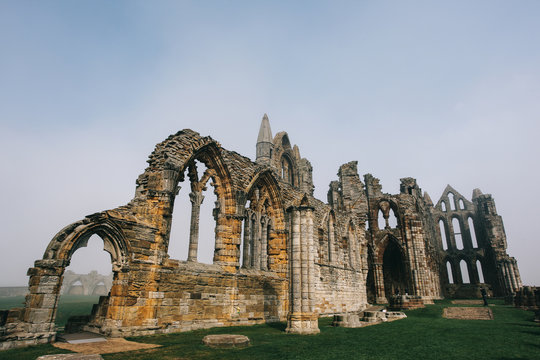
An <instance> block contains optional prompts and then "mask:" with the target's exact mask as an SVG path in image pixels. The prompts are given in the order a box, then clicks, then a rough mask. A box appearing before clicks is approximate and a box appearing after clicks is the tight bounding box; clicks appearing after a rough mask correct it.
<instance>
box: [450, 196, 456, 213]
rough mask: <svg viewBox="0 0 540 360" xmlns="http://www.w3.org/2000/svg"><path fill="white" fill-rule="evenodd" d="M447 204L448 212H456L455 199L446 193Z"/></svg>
mask: <svg viewBox="0 0 540 360" xmlns="http://www.w3.org/2000/svg"><path fill="white" fill-rule="evenodd" d="M448 202H449V203H450V210H452V211H454V210H456V199H455V197H454V194H453V193H448Z"/></svg>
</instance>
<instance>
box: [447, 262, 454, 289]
mask: <svg viewBox="0 0 540 360" xmlns="http://www.w3.org/2000/svg"><path fill="white" fill-rule="evenodd" d="M446 272H447V273H448V283H449V284H453V283H454V274H453V273H452V264H450V261H447V262H446Z"/></svg>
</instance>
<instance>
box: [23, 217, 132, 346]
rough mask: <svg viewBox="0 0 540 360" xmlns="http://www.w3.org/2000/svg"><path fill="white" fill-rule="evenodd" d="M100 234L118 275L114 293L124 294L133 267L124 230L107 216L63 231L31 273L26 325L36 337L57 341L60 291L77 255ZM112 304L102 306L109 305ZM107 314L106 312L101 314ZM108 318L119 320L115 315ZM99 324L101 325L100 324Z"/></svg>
mask: <svg viewBox="0 0 540 360" xmlns="http://www.w3.org/2000/svg"><path fill="white" fill-rule="evenodd" d="M94 234H96V235H98V236H99V237H100V238H101V239H102V240H103V243H104V250H105V251H107V252H108V253H109V254H110V255H111V263H112V268H113V273H114V280H113V289H114V290H113V291H112V292H111V293H115V294H122V293H123V292H124V291H123V288H124V287H125V286H126V281H125V279H126V278H127V270H128V268H129V265H128V264H129V256H128V254H130V249H129V245H128V243H127V242H126V241H125V239H124V235H123V233H122V231H121V230H120V228H119V227H118V226H116V224H114V222H112V221H111V220H109V219H108V218H107V216H106V215H104V214H96V215H92V216H89V217H87V218H85V219H83V220H81V221H78V222H76V223H73V224H71V225H69V226H66V227H65V228H64V229H62V230H61V231H60V232H59V233H58V234H56V236H55V237H54V238H53V239H52V240H51V242H50V243H49V246H48V247H47V250H46V251H45V254H44V256H43V259H42V260H38V261H36V262H35V264H34V267H33V268H30V269H29V270H28V274H29V275H30V281H29V284H30V293H29V294H28V295H27V297H26V306H25V309H24V320H25V325H26V326H27V327H28V330H29V332H32V333H34V334H35V336H41V337H43V338H49V339H54V337H55V336H56V332H55V319H56V310H57V306H58V300H59V297H60V289H61V287H62V281H63V275H64V271H65V269H66V267H67V266H68V265H69V263H70V261H71V257H72V255H73V253H74V252H75V251H76V250H77V249H79V248H81V247H85V246H86V244H87V242H88V239H89V238H90V237H91V236H92V235H94ZM116 297H117V298H118V299H116V303H118V304H120V303H121V302H122V298H121V297H120V296H116ZM107 303H108V301H107V302H103V303H100V305H101V306H106V305H107ZM101 313H103V312H101ZM105 317H107V318H111V319H115V318H116V316H115V315H114V313H113V312H111V313H107V312H106V311H105ZM103 320H104V319H103ZM95 325H98V326H99V325H100V324H98V323H96V324H95Z"/></svg>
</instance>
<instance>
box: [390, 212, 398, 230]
mask: <svg viewBox="0 0 540 360" xmlns="http://www.w3.org/2000/svg"><path fill="white" fill-rule="evenodd" d="M388 225H389V226H390V227H391V228H392V229H394V228H397V226H398V219H397V216H396V213H395V212H394V209H392V208H390V216H389V217H388Z"/></svg>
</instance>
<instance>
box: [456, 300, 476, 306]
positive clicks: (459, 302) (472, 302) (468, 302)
mask: <svg viewBox="0 0 540 360" xmlns="http://www.w3.org/2000/svg"><path fill="white" fill-rule="evenodd" d="M483 303H484V302H483V301H482V300H452V304H455V305H482V304H483Z"/></svg>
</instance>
